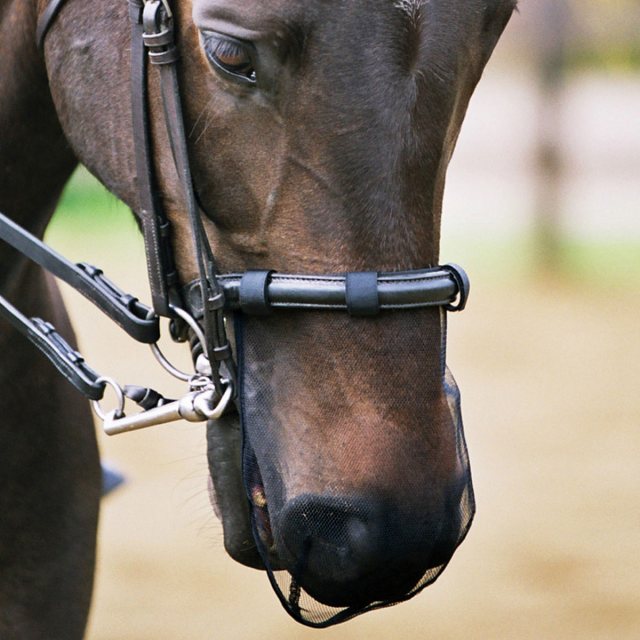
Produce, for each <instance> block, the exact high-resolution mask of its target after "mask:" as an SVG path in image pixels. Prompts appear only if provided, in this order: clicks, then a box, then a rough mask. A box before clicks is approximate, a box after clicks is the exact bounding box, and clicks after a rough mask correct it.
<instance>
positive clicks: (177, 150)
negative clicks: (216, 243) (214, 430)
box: [0, 0, 469, 433]
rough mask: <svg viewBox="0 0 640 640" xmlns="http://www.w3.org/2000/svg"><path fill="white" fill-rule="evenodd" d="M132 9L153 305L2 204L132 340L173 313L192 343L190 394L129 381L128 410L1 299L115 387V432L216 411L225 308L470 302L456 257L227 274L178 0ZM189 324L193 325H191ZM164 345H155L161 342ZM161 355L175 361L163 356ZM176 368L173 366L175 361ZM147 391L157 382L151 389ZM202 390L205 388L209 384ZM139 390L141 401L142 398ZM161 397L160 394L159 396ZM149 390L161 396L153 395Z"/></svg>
mask: <svg viewBox="0 0 640 640" xmlns="http://www.w3.org/2000/svg"><path fill="white" fill-rule="evenodd" d="M64 2H65V0H51V2H50V3H49V4H48V6H47V7H46V9H45V10H44V11H43V13H42V14H41V16H40V18H39V21H38V25H37V35H36V37H37V42H38V46H39V47H40V48H42V47H43V46H44V41H45V38H46V36H47V33H48V32H49V29H50V27H51V26H52V24H53V23H54V21H55V19H56V17H57V15H58V14H59V11H60V9H61V8H62V6H63V4H64ZM128 2H129V15H130V18H131V106H132V126H133V133H134V145H135V159H136V184H137V189H138V203H139V206H138V209H137V210H136V214H137V217H138V219H139V220H140V222H141V226H142V232H143V235H144V244H145V248H146V258H147V269H148V277H149V283H150V288H151V297H152V302H153V311H152V310H151V309H149V308H148V307H146V306H145V305H143V304H142V303H141V302H139V301H138V300H137V299H136V298H134V297H133V296H130V295H128V294H126V293H124V292H122V291H120V290H119V289H118V288H117V287H116V286H115V285H113V283H111V282H109V281H108V280H106V278H104V276H103V274H102V272H101V271H100V270H99V269H96V268H95V267H91V266H90V265H86V264H80V265H74V264H72V263H70V262H69V261H67V260H66V259H65V258H63V257H62V256H60V255H59V254H57V253H55V252H54V251H53V250H52V249H50V248H49V247H47V246H46V245H44V244H43V243H42V242H40V241H39V240H38V239H37V238H34V237H33V236H31V235H30V234H29V233H28V232H26V231H25V230H24V229H22V228H21V227H19V226H18V225H16V224H15V223H13V222H12V221H11V220H9V219H8V218H7V217H6V216H4V215H2V214H1V213H0V239H2V240H4V241H5V242H7V243H8V244H10V245H12V246H13V247H14V248H16V249H18V251H20V252H21V253H23V254H24V255H25V256H26V257H27V258H29V259H30V260H32V261H35V262H36V263H38V264H40V265H41V266H42V267H44V268H45V269H47V270H49V271H51V272H52V273H54V274H55V275H56V276H58V277H59V278H61V279H63V280H65V281H66V282H68V283H69V284H70V285H71V286H72V287H73V288H75V289H76V290H78V291H79V292H80V293H82V294H83V295H85V296H86V297H88V298H89V299H90V300H91V301H92V302H93V303H94V304H96V305H97V306H98V307H99V308H100V309H101V310H102V311H103V312H105V313H106V314H107V315H108V316H109V317H110V318H111V319H113V320H114V321H115V322H117V323H118V324H119V325H120V326H121V327H122V328H123V329H124V330H125V331H127V333H129V335H130V336H131V337H133V338H135V339H136V340H139V341H141V342H146V343H150V344H155V343H156V342H157V340H158V338H159V333H160V331H159V317H158V316H165V317H169V318H171V319H172V331H171V333H172V337H173V338H174V339H177V340H180V341H184V340H185V339H186V336H187V334H188V333H190V335H191V336H192V340H195V343H196V349H195V350H194V360H195V368H196V372H195V374H193V375H191V376H188V375H182V377H183V379H186V380H187V379H188V381H189V388H190V390H189V393H188V394H187V395H186V396H185V397H184V398H182V399H181V400H179V401H174V402H168V401H165V400H164V399H163V398H162V397H161V396H158V398H155V396H153V393H147V394H144V393H141V391H140V388H137V391H135V390H133V391H132V390H131V388H125V393H126V394H127V395H128V397H134V396H135V397H136V400H139V404H141V406H143V408H144V409H145V411H143V412H141V413H139V414H136V415H134V416H132V417H128V418H127V417H125V416H124V412H123V407H124V399H123V395H122V390H121V389H120V387H119V385H117V384H116V383H114V381H113V380H111V379H110V378H104V377H101V376H98V375H97V374H96V373H95V372H94V371H92V370H91V369H90V368H89V367H88V366H87V365H86V363H85V362H84V360H83V359H82V357H81V356H80V354H78V353H77V352H75V351H74V350H73V349H71V348H70V347H69V346H68V345H67V344H66V342H65V341H64V340H63V339H62V338H61V337H60V336H59V335H58V334H57V332H56V331H55V329H54V328H53V327H52V326H51V325H50V324H49V323H46V322H44V321H42V320H39V319H33V318H31V319H29V318H26V317H25V316H23V315H22V314H21V313H20V312H19V311H18V310H17V309H16V308H15V307H13V306H12V305H11V304H10V303H9V302H8V301H7V300H6V299H4V298H2V297H0V314H2V315H3V316H4V317H5V318H6V319H8V320H9V321H10V322H11V323H12V324H13V325H14V326H15V327H16V328H17V329H19V330H20V331H21V332H22V333H24V334H25V335H26V336H27V337H28V338H29V339H30V340H31V341H32V342H33V343H34V344H35V345H36V346H37V347H38V348H39V349H40V350H41V351H42V352H43V353H44V355H46V356H47V357H48V358H49V359H50V360H51V361H52V362H53V364H54V365H55V366H56V367H57V368H58V369H59V370H60V371H61V372H62V373H63V375H64V376H65V377H66V378H67V379H68V380H69V381H70V382H71V383H72V384H74V385H75V386H76V388H78V389H79V390H80V391H81V392H82V393H83V394H84V395H86V396H87V397H88V398H90V399H92V400H94V401H97V400H99V399H101V398H102V396H103V393H104V390H105V387H106V386H107V385H111V386H113V387H114V389H115V390H116V393H117V394H118V396H119V406H118V407H117V409H115V410H113V411H111V412H109V413H105V412H103V411H102V410H101V409H100V407H99V405H97V406H96V408H97V411H98V413H99V415H101V417H103V418H104V419H105V426H106V430H107V432H111V433H116V432H120V431H127V430H131V429H137V428H141V427H143V426H150V425H151V424H159V423H162V422H167V421H169V420H173V419H178V418H186V419H187V420H193V421H201V420H206V419H211V418H215V417H219V415H221V414H222V412H223V411H224V410H225V409H226V407H227V405H228V404H229V402H230V400H231V399H232V398H233V396H234V394H235V365H234V361H233V354H232V349H231V346H230V344H229V341H228V338H227V334H226V330H225V319H224V314H225V312H228V311H236V312H238V311H239V312H242V313H245V314H251V315H267V314H269V313H273V312H276V311H277V310H278V309H283V308H284V309H298V310H305V309H306V310H324V311H347V312H348V313H349V314H350V315H352V316H373V315H376V314H378V313H381V312H383V311H387V310H402V309H415V308H424V307H433V306H441V307H444V308H445V309H446V310H449V311H459V310H462V309H463V308H464V306H465V304H466V300H467V296H468V292H469V281H468V279H467V276H466V274H465V272H464V271H463V270H462V269H461V268H460V267H458V266H456V265H445V266H441V267H435V268H428V269H420V270H414V271H407V272H393V273H377V272H355V273H347V274H337V275H336V274H328V275H312V274H281V273H275V272H272V271H269V270H250V271H247V272H245V273H243V274H220V273H219V271H218V269H217V266H216V262H215V259H214V256H213V253H212V250H211V246H210V244H209V242H208V240H207V236H206V233H205V231H204V227H203V224H202V219H201V215H200V210H199V207H198V203H197V199H196V195H195V192H194V186H193V180H192V176H191V171H190V165H189V158H188V150H187V136H186V133H185V127H184V119H183V116H182V105H181V98H180V89H179V80H178V71H177V61H178V58H179V53H178V49H177V47H176V39H175V20H174V17H173V14H172V12H171V3H170V0H128ZM148 64H153V65H157V67H158V69H159V77H160V88H161V94H162V101H163V105H164V117H165V125H166V129H167V132H168V136H169V141H170V144H171V150H172V154H173V158H174V162H175V165H176V169H177V172H178V176H179V179H180V183H181V188H182V192H183V193H182V200H183V202H184V205H185V209H186V213H187V216H188V218H189V222H190V226H191V236H192V238H193V242H194V252H195V256H196V260H197V264H198V278H197V279H196V280H195V281H193V282H191V283H188V284H186V285H183V284H182V283H181V282H180V280H179V277H178V273H177V270H176V268H175V263H174V259H173V250H172V246H171V227H170V222H169V220H168V218H167V216H166V213H165V211H164V210H163V208H162V206H161V203H160V199H159V197H158V190H157V181H156V176H155V172H154V167H153V158H152V155H151V148H152V146H151V128H150V120H149V118H150V113H149V106H148V96H147V69H148ZM187 329H190V332H189V331H187ZM156 352H157V353H158V354H159V351H157V348H156ZM159 358H160V360H161V362H163V364H164V365H165V366H166V367H167V368H169V369H170V370H171V366H170V365H169V364H168V363H167V362H166V361H165V360H164V358H163V357H162V356H161V355H160V354H159ZM174 371H175V370H174ZM144 391H145V392H146V391H149V392H150V390H144ZM205 391H206V393H205ZM141 395H143V396H145V398H142V399H141V398H140V396H141ZM156 395H157V394H156ZM150 397H153V398H154V399H153V400H150V399H149V398H150Z"/></svg>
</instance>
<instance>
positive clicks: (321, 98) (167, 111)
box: [0, 0, 515, 639]
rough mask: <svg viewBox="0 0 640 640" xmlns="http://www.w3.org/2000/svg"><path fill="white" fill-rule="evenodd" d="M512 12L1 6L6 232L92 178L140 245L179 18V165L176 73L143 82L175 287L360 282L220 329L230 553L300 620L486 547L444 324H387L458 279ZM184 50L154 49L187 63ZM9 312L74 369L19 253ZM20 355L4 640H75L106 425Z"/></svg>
mask: <svg viewBox="0 0 640 640" xmlns="http://www.w3.org/2000/svg"><path fill="white" fill-rule="evenodd" d="M53 5H55V6H53ZM152 5H153V6H152ZM514 10H515V0H349V2H340V1H338V0H328V1H327V0H324V1H321V0H305V1H302V0H260V1H259V2H258V1H254V0H247V1H246V2H242V3H239V2H233V1H232V0H174V1H171V0H144V2H142V1H141V0H131V2H130V3H127V1H126V0H120V1H118V2H108V3H107V2H102V3H87V2H78V0H66V1H65V2H56V1H55V0H1V1H0V38H1V40H0V41H1V42H2V56H0V77H1V78H2V90H1V91H0V211H2V212H3V213H4V214H6V215H7V216H8V217H9V218H11V219H12V220H13V221H14V222H15V223H16V224H17V225H19V226H20V227H23V228H24V229H26V230H27V231H29V232H30V233H31V234H33V235H34V236H42V234H43V232H44V229H45V227H46V225H47V223H48V221H49V219H50V217H51V215H52V213H53V211H54V209H55V206H56V202H57V201H58V199H59V196H60V194H61V191H62V189H63V187H64V185H65V183H66V182H67V180H68V178H69V176H70V175H71V173H72V172H73V171H74V169H75V167H76V166H77V165H78V163H82V164H83V165H84V166H85V167H87V168H88V170H89V171H90V172H91V173H92V174H94V175H95V176H96V177H97V178H98V179H99V180H100V182H102V184H103V185H105V186H106V188H107V189H108V190H109V191H111V192H112V193H113V194H115V195H116V196H117V197H118V198H119V199H121V200H122V201H123V202H125V203H126V204H127V205H128V206H129V207H130V208H131V210H132V211H133V212H134V214H135V215H136V217H137V218H138V220H139V221H140V226H141V227H142V229H143V231H144V232H145V233H146V228H145V219H144V209H145V203H144V202H143V201H142V196H141V191H140V183H141V182H142V181H144V180H145V177H144V175H142V174H143V173H144V167H142V168H141V165H140V162H139V160H138V158H137V153H138V151H137V150H138V149H139V148H140V140H139V133H138V131H137V130H136V128H135V127H134V126H132V95H131V94H132V90H131V85H130V82H129V77H130V75H131V73H132V71H133V69H134V65H135V64H137V62H136V61H135V59H134V58H135V57H136V55H137V54H134V48H132V45H131V42H132V38H133V36H132V33H134V32H135V29H137V28H139V25H140V24H141V22H142V21H143V12H146V11H149V12H151V11H156V13H155V14H154V15H155V16H157V15H159V14H158V13H157V12H158V11H159V12H163V13H162V15H163V18H162V20H161V22H162V24H163V25H166V24H168V23H170V24H171V28H172V30H173V31H174V32H175V38H176V40H177V51H178V52H179V56H180V57H179V60H178V62H177V64H176V66H175V68H176V69H177V71H176V76H175V77H176V78H177V82H178V83H179V93H178V95H179V103H180V105H181V108H182V110H183V112H184V113H183V115H182V120H183V123H184V128H185V132H186V133H185V141H186V154H187V156H186V160H185V156H184V154H183V156H182V163H181V162H180V161H179V158H180V152H179V150H178V151H177V150H176V147H175V144H174V140H172V137H171V127H168V126H167V122H173V121H175V120H176V117H175V114H172V108H171V107H170V108H167V103H166V101H164V99H163V89H162V86H163V85H162V81H161V77H162V76H163V74H164V73H165V67H162V66H161V64H158V65H149V69H148V72H145V73H148V78H143V79H142V84H141V87H142V88H141V91H142V92H143V93H148V95H147V97H146V110H147V116H148V141H147V144H148V151H149V163H150V165H151V169H152V172H153V185H152V186H153V189H152V192H150V191H149V192H148V193H151V197H152V199H155V200H157V202H158V203H159V206H161V207H162V210H163V211H164V214H165V216H166V223H167V224H164V223H163V224H164V226H163V227H162V233H164V235H165V236H166V238H167V240H166V241H167V242H168V243H169V244H170V246H171V251H172V261H173V265H174V267H175V268H174V271H173V272H172V279H173V280H172V282H174V283H175V282H179V283H181V284H182V285H184V284H186V283H190V282H192V281H199V282H200V284H201V285H202V286H204V284H203V283H204V281H205V279H203V276H202V273H201V269H200V267H201V263H202V256H201V254H202V253H203V252H204V253H206V252H211V253H212V254H213V255H214V256H215V265H216V268H217V269H219V270H220V271H222V272H225V273H241V274H242V273H253V274H258V275H254V276H253V281H254V284H253V289H251V292H253V293H251V292H250V296H249V297H251V298H252V300H253V303H254V304H253V306H254V307H255V306H256V305H257V307H259V309H258V310H259V311H265V309H264V308H263V307H264V291H265V290H266V288H267V287H268V286H271V285H269V284H268V281H271V280H270V279H271V274H274V273H275V274H278V273H280V272H284V273H294V274H295V273H298V274H300V277H291V278H289V280H287V282H288V285H287V286H294V287H295V286H299V285H300V283H302V285H300V286H308V287H311V286H318V287H332V286H334V284H335V282H336V281H335V280H332V278H333V277H334V276H333V275H332V276H331V277H329V276H327V277H323V276H321V275H318V274H355V275H352V276H351V277H349V275H347V277H346V285H345V286H347V289H348V287H349V286H350V285H349V282H351V283H352V284H353V283H356V282H359V283H360V284H361V285H362V286H360V284H359V285H358V286H359V287H360V288H359V289H358V291H359V293H358V294H357V295H356V294H354V295H353V296H352V299H351V303H350V304H351V305H352V306H353V309H351V310H352V311H355V312H354V313H349V314H347V313H342V312H339V313H338V312H334V311H332V310H327V309H324V308H322V305H320V304H312V305H309V308H303V307H304V306H305V305H304V304H300V305H299V307H301V308H284V309H280V310H275V311H273V312H272V313H268V314H267V313H256V314H255V315H251V314H250V313H247V314H246V315H245V314H243V313H242V312H236V313H232V312H228V311H225V312H224V315H225V320H224V321H223V323H222V325H218V326H219V327H220V326H222V327H223V328H225V327H226V331H227V332H228V333H229V334H230V335H231V336H232V339H231V343H232V344H234V345H235V346H234V349H233V350H234V357H235V359H237V361H238V364H239V367H240V371H241V374H240V378H239V381H238V391H237V396H236V401H235V403H231V404H230V408H229V410H228V411H226V412H225V413H224V415H222V416H218V419H217V420H209V422H208V424H207V438H208V458H209V463H210V477H209V484H210V490H211V496H212V502H213V505H214V508H215V510H216V512H217V513H218V514H219V517H220V519H221V521H222V525H223V532H224V543H225V548H226V550H227V552H228V553H229V555H230V556H231V557H232V558H233V559H235V560H237V561H238V562H240V563H243V564H245V565H247V566H250V567H255V568H259V569H266V570H267V572H268V575H269V578H270V580H271V582H272V585H273V586H274V588H275V589H276V592H277V594H278V597H279V598H280V600H281V602H282V603H283V604H284V605H285V607H286V608H287V609H288V611H289V612H290V613H291V614H292V615H294V617H296V618H297V619H298V620H299V621H301V622H303V623H305V624H310V625H312V626H326V625H327V624H331V623H333V622H336V621H342V620H346V619H348V618H349V617H352V616H353V615H355V614H357V613H360V612H362V611H366V610H369V609H371V608H374V607H377V606H386V605H388V604H392V603H395V602H399V601H401V600H404V599H407V598H408V597H411V596H412V595H414V594H415V593H417V592H418V591H419V590H420V589H422V588H423V587H424V586H426V585H427V584H429V583H430V582H432V581H433V580H434V579H435V577H436V576H437V575H438V574H439V573H440V571H441V570H442V569H443V568H444V566H445V565H446V564H447V562H448V561H449V559H450V558H451V556H452V555H453V553H454V550H455V549H456V547H457V546H458V544H459V543H460V542H461V540H462V538H464V535H465V534H466V531H467V529H468V527H469V525H470V523H471V518H472V515H473V495H472V490H471V485H470V476H469V471H468V461H467V459H466V449H465V447H464V438H463V436H462V431H461V424H460V420H459V404H458V398H457V389H456V388H455V383H454V382H453V379H452V378H451V376H450V374H449V372H448V370H447V369H446V366H445V347H444V345H445V334H446V330H445V317H446V309H445V307H444V306H443V305H442V304H440V305H436V306H421V305H411V304H407V305H405V306H406V307H407V308H403V309H402V310H400V309H395V310H393V309H390V310H387V311H382V312H380V313H370V311H371V306H372V304H373V303H372V302H371V300H372V299H374V302H375V304H377V301H378V294H379V295H380V299H382V294H383V289H384V287H385V286H389V287H391V286H392V285H393V286H396V285H397V286H405V287H406V286H409V284H411V283H413V282H414V281H416V278H413V276H412V275H411V274H414V273H415V271H416V270H417V269H425V268H430V269H434V268H436V266H437V265H438V258H439V255H438V253H439V236H440V217H441V209H442V198H443V191H444V184H445V174H446V168H447V165H448V162H449V160H450V157H451V154H452V152H453V150H454V147H455V143H456V140H457V137H458V134H459V131H460V127H461V124H462V121H463V118H464V114H465V111H466V109H467V105H468V102H469V99H470V97H471V95H472V93H473V90H474V88H475V85H476V84H477V82H478V81H479V79H480V77H481V75H482V71H483V69H484V67H485V65H486V63H487V61H488V59H489V57H490V55H491V53H492V51H493V49H494V47H495V45H496V43H497V41H498V39H499V37H500V35H501V33H502V31H503V30H504V28H505V26H506V24H507V22H508V20H509V18H510V17H511V15H512V13H513V11H514ZM132 16H133V17H132ZM154 19H155V18H154ZM150 22H153V20H151V21H150ZM132 23H133V25H134V31H132V28H131V24H132ZM158 24H159V22H158ZM43 25H44V28H43ZM152 26H153V25H152ZM163 33H165V32H164V31H162V30H160V31H158V32H157V33H155V32H154V33H151V34H149V33H147V34H146V35H145V37H147V38H148V41H147V42H146V45H147V46H151V48H152V49H151V50H152V52H153V53H156V54H158V55H157V56H156V57H157V61H158V62H159V63H165V62H174V60H173V57H177V56H174V55H173V53H171V55H169V54H168V53H167V50H168V48H167V47H166V46H165V47H164V48H163V47H162V45H163V43H164V44H165V45H166V42H165V41H164V40H163V38H164V35H163ZM154 37H155V38H156V39H155V40H154ZM154 46H155V47H157V50H156V51H154V50H153V47H154ZM171 51H172V52H173V49H172V50H171ZM150 55H151V54H150ZM168 58H172V59H171V60H168ZM176 157H178V162H177V163H176V161H175V159H176ZM186 162H188V165H189V168H190V175H189V176H188V179H187V186H186V187H185V180H184V176H183V175H181V174H182V173H184V171H181V167H182V169H184V167H185V163H186ZM176 165H177V166H176ZM185 188H186V189H187V190H189V189H191V188H193V191H194V194H193V195H194V198H195V201H196V202H197V207H196V217H197V220H196V222H195V223H194V220H193V219H192V220H189V217H188V216H187V215H185V204H184V203H185V199H184V193H185ZM194 224H195V226H194ZM166 229H168V231H166ZM194 229H195V231H194ZM198 229H199V231H197V230H198ZM156 231H157V230H156ZM165 231H166V233H165ZM194 235H197V236H198V238H199V244H198V243H196V247H195V248H194ZM207 264H213V259H212V260H210V261H209V262H208V263H207ZM151 270H152V269H150V271H151ZM371 273H374V274H392V275H391V276H389V278H390V282H391V284H389V283H388V282H387V284H385V281H384V278H379V277H377V276H374V277H373V280H372V279H371V277H370V276H369V277H367V276H366V274H371ZM402 273H405V274H409V276H405V277H404V280H402V282H403V283H404V284H402V283H401V285H400V284H398V282H397V281H398V280H399V279H402V277H401V276H394V275H393V274H402ZM265 274H266V275H265ZM358 274H360V276H359V277H357V276H358ZM362 274H365V276H362ZM156 275H157V274H156ZM449 275H451V274H449ZM430 277H431V276H430ZM438 277H439V278H440V279H442V278H443V277H445V276H444V275H442V273H440V275H439V276H438ZM447 277H448V276H447ZM394 278H395V279H394ZM198 279H199V280H198ZM214 279H215V278H214ZM273 279H274V280H275V279H276V278H275V276H274V277H273ZM454 279H455V280H456V282H457V283H458V284H460V281H459V278H454ZM250 280H251V278H250V277H248V278H246V279H245V281H246V283H248V282H249V281H250ZM429 282H431V280H429ZM394 283H395V284H394ZM276 284H277V283H276ZM422 284H424V282H423V283H422ZM247 286H248V285H247ZM274 286H275V285H274ZM336 286H337V285H336ZM341 286H342V285H341ZM354 286H355V285H354ZM421 286H422V285H421ZM425 286H426V285H425ZM261 289H262V299H260V295H258V296H257V298H256V295H254V293H255V291H256V290H258V293H260V290H261ZM353 290H354V291H355V289H353ZM200 292H201V293H202V295H203V296H204V293H203V292H202V289H201V290H200ZM155 293H157V289H156V291H155ZM0 294H2V296H4V297H5V298H7V299H10V300H12V301H16V304H17V303H18V302H19V305H20V307H21V309H23V310H24V313H25V314H26V315H29V316H38V317H43V318H46V319H47V320H50V321H51V322H52V323H53V324H54V325H55V327H56V329H57V331H58V332H59V333H60V334H62V335H63V336H64V337H65V339H66V340H67V342H69V343H71V344H72V345H73V342H74V338H73V330H72V327H71V325H70V322H69V319H68V316H67V314H66V311H65V309H64V305H63V302H62V300H61V297H60V295H59V293H58V289H57V287H56V284H55V282H54V280H53V279H52V278H51V277H50V276H49V275H46V274H45V273H44V272H43V271H42V270H41V269H40V268H38V267H37V266H34V265H33V264H31V263H30V262H29V261H28V260H26V259H25V257H24V256H23V255H22V254H20V253H19V252H18V251H16V250H15V249H14V248H13V247H11V246H6V245H5V244H4V243H0ZM345 295H346V294H345ZM156 297H158V296H156ZM285 297H286V296H285ZM159 299H160V298H159ZM256 300H257V302H256ZM155 302H157V300H155V299H154V303H155ZM261 305H262V306H261ZM154 306H158V305H155V304H154ZM159 306H162V299H160V303H159ZM248 306H250V305H248ZM327 306H328V305H327ZM374 306H375V305H374ZM168 309H169V311H171V310H173V309H174V307H173V306H169V307H168ZM247 309H248V307H247ZM245 310H246V309H245ZM164 311H165V312H166V311H167V308H164ZM374 311H375V312H377V311H378V309H377V307H376V308H375V309H374ZM220 313H222V312H220ZM203 314H204V311H203ZM216 317H219V316H216ZM187 329H188V327H187ZM196 329H197V327H196ZM187 333H188V335H189V338H187V339H191V343H192V344H193V331H188V332H187ZM183 339H185V336H183ZM207 340H208V338H207ZM224 346H225V345H224V344H223V345H222V347H224ZM222 347H216V348H220V349H222ZM208 348H210V344H209V343H208V342H207V344H205V345H204V350H205V351H207V349H208ZM213 351H215V350H213ZM0 353H2V360H1V365H0V415H1V416H2V429H1V430H0V451H1V452H2V454H1V455H2V464H1V465H0V474H1V475H2V482H0V505H1V507H2V508H1V512H2V518H0V636H1V637H3V638H12V637H13V638H34V639H35V638H54V637H55V638H67V639H73V638H81V637H82V636H83V633H84V629H85V625H86V620H87V615H88V610H89V606H90V600H91V591H92V581H93V571H94V564H95V543H96V525H97V519H98V511H99V502H100V485H101V477H100V464H99V456H98V450H97V446H96V439H95V435H94V430H93V428H92V421H91V416H90V412H89V408H88V405H87V403H86V401H85V400H84V399H83V398H82V397H81V396H80V395H79V394H77V393H76V392H75V391H74V390H73V389H72V387H71V386H70V385H68V384H67V381H66V380H64V378H63V377H61V376H59V375H58V373H57V372H56V371H55V369H54V368H53V367H52V366H51V365H50V363H49V362H47V361H46V360H45V359H44V358H42V357H41V355H40V354H38V353H37V351H36V350H35V349H34V348H33V346H32V345H30V344H29V343H28V342H27V341H26V340H25V339H24V338H23V336H22V334H21V333H20V332H18V331H17V330H16V329H15V327H13V326H11V325H9V324H7V323H5V322H2V323H0ZM216 354H217V352H215V353H214V357H213V359H215V358H216V357H217V355H216ZM225 357H226V358H227V359H228V362H230V360H229V358H230V356H229V352H228V350H227V352H226V355H225ZM211 361H213V360H211ZM226 375H227V378H229V379H230V378H231V374H230V366H229V367H228V368H227V371H226ZM238 412H239V413H240V414H241V416H242V427H241V426H240V422H239V418H238ZM283 576H284V577H283Z"/></svg>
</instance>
